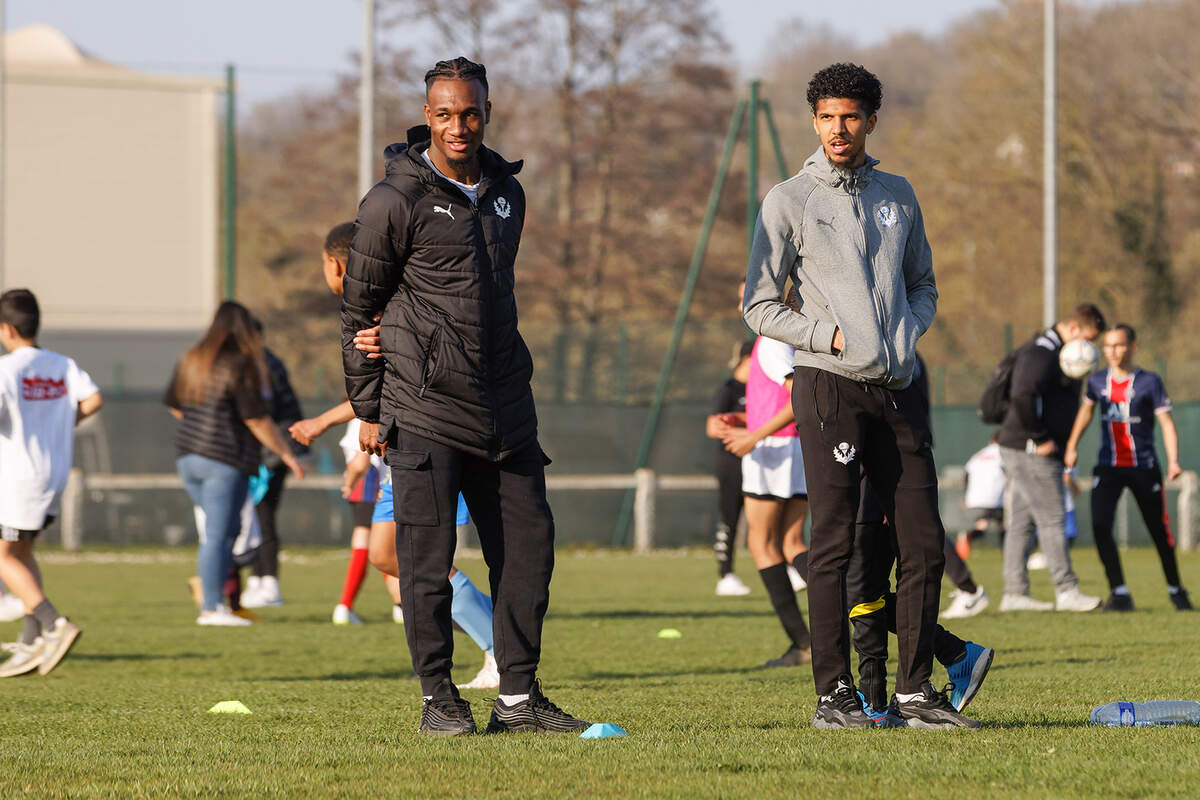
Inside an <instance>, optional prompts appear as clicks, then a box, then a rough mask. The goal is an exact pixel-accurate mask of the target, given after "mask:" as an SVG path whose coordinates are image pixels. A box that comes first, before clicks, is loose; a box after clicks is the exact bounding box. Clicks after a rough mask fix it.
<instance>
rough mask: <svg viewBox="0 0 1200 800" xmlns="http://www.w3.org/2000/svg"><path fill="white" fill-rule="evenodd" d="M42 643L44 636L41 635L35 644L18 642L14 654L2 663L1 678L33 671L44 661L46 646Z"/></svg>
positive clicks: (0, 666)
mask: <svg viewBox="0 0 1200 800" xmlns="http://www.w3.org/2000/svg"><path fill="white" fill-rule="evenodd" d="M42 644H43V643H42V637H40V636H39V637H38V638H37V639H36V640H35V641H34V642H33V644H25V643H24V642H16V647H15V648H14V649H13V651H12V656H11V657H9V659H8V660H7V661H5V662H4V663H3V664H0V678H11V677H13V676H14V675H24V674H25V673H26V672H33V671H34V670H35V669H37V668H38V665H39V664H41V663H42V658H43V657H44V656H45V648H44V647H43V646H42Z"/></svg>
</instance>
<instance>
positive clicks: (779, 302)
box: [742, 64, 979, 728]
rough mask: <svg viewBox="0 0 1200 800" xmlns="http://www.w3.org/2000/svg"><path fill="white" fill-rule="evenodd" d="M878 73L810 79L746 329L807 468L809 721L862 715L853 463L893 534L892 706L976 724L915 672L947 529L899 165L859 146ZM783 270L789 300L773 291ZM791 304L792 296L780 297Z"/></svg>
mask: <svg viewBox="0 0 1200 800" xmlns="http://www.w3.org/2000/svg"><path fill="white" fill-rule="evenodd" d="M882 95H883V89H882V86H881V85H880V83H879V80H878V79H877V78H876V77H875V76H874V75H872V74H871V73H870V72H868V71H867V70H866V69H864V68H863V67H860V66H856V65H853V64H834V65H832V66H829V67H826V68H825V69H823V70H821V71H819V72H817V73H816V74H815V75H814V76H813V78H812V81H811V82H810V83H809V86H808V102H809V105H810V106H811V107H812V112H813V127H814V129H815V130H816V132H817V134H818V135H819V136H820V139H821V147H820V148H818V149H817V151H816V152H815V153H813V155H812V156H810V157H809V159H808V160H807V161H806V162H805V164H804V168H803V169H802V170H801V171H800V173H799V174H797V175H796V176H794V177H792V178H790V179H788V180H786V181H784V182H783V183H780V184H779V185H777V186H775V187H774V188H773V189H771V191H770V192H768V193H767V196H766V198H765V199H764V200H763V205H762V210H761V212H760V214H759V218H758V224H757V226H756V229H755V232H754V245H753V247H752V252H751V255H750V263H749V267H748V269H747V273H746V296H745V300H744V302H743V308H742V311H743V316H744V318H745V320H746V324H747V325H749V326H750V328H751V330H753V331H754V332H755V333H757V334H760V335H762V336H769V337H771V338H774V339H779V340H780V341H784V342H787V343H788V344H790V345H793V346H794V347H795V348H796V357H795V373H794V376H793V385H792V405H793V407H794V409H795V412H796V426H797V429H798V430H799V434H800V442H801V448H802V451H803V453H804V463H805V465H806V466H807V467H808V470H809V476H810V477H809V485H808V490H809V503H810V508H811V510H812V544H811V550H810V556H809V589H808V591H809V616H810V621H811V625H812V665H813V677H814V679H815V682H816V689H817V694H818V696H819V699H818V702H817V710H816V714H815V715H814V717H813V725H814V727H818V728H851V727H864V728H865V727H871V726H872V724H873V723H872V721H871V719H870V718H869V717H868V716H867V715H866V714H865V713H864V712H863V710H862V707H861V705H860V703H859V701H858V698H857V694H856V692H855V688H854V681H853V678H852V677H851V675H850V642H849V630H848V626H847V614H848V611H849V609H847V607H846V567H847V564H848V562H849V559H850V554H851V550H852V548H853V542H854V524H855V517H856V514H857V511H858V506H859V491H860V479H861V477H862V475H863V474H864V473H865V474H866V476H867V477H868V478H869V479H870V481H871V484H872V486H873V487H874V488H875V490H876V493H877V495H878V499H879V501H880V503H881V504H882V506H883V509H884V512H885V513H886V515H887V518H888V519H889V520H891V522H892V523H893V525H894V528H895V531H896V536H897V539H898V543H899V550H900V553H899V555H900V562H901V564H903V568H902V570H901V572H900V580H899V585H898V587H897V593H896V594H897V600H896V606H897V608H896V613H897V638H898V640H899V666H898V668H897V675H896V701H897V703H896V706H897V708H898V711H899V714H900V716H901V717H903V718H904V720H905V721H906V722H907V723H908V724H909V725H911V726H913V727H926V728H942V727H970V728H977V727H979V723H978V722H976V721H975V720H971V719H967V718H966V717H964V716H963V715H962V714H960V713H958V712H957V711H956V710H955V709H954V707H953V706H952V705H951V704H950V701H949V699H948V698H947V697H946V695H945V694H944V693H942V692H937V691H935V690H934V689H933V686H932V685H931V684H930V682H929V677H930V674H931V671H932V658H933V632H934V629H935V627H936V625H937V615H938V599H939V595H940V590H941V580H942V569H943V565H944V558H943V555H942V543H943V540H944V538H945V531H944V529H943V528H942V522H941V518H940V517H939V515H938V506H937V472H936V469H935V467H934V463H933V453H932V436H931V434H930V430H929V424H928V422H927V420H926V417H925V414H924V413H923V411H922V407H921V403H920V400H919V398H918V397H917V396H916V394H917V393H916V392H915V390H913V389H911V388H910V384H911V382H912V375H913V370H914V365H915V356H916V345H917V339H918V338H919V337H920V336H921V334H923V333H925V331H926V330H928V328H929V326H930V325H931V324H932V323H933V315H934V312H935V310H936V308H937V287H936V285H935V283H934V278H933V257H932V253H931V251H930V248H929V242H928V241H927V239H926V238H925V225H924V221H923V219H922V217H921V208H920V206H919V205H918V204H917V198H916V195H915V194H914V192H913V189H912V186H911V185H909V183H908V181H906V180H905V179H904V178H901V177H899V176H897V175H890V174H888V173H886V172H881V171H879V170H876V169H875V165H876V164H878V163H879V162H878V161H876V160H875V159H873V158H870V157H869V156H868V155H867V153H866V139H867V135H868V134H870V133H871V132H872V131H873V130H874V129H875V124H876V121H877V117H876V112H877V111H878V109H879V106H880V103H881V102H882ZM788 278H791V280H792V283H793V286H794V288H793V289H792V297H791V298H790V299H791V300H792V301H793V303H792V306H789V305H788V304H787V303H785V302H784V299H785V298H784V287H785V285H786V283H787V280H788ZM793 307H794V309H795V310H794V309H793Z"/></svg>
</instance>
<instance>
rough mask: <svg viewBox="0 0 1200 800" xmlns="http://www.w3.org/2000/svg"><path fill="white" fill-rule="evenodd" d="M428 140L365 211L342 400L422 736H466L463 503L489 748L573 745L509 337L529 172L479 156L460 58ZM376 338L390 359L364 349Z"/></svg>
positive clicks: (473, 73)
mask: <svg viewBox="0 0 1200 800" xmlns="http://www.w3.org/2000/svg"><path fill="white" fill-rule="evenodd" d="M425 91H426V94H425V100H426V102H425V119H426V122H427V123H428V127H418V128H414V129H411V130H410V131H409V132H408V143H407V144H393V145H391V146H389V147H388V148H387V150H386V151H385V156H386V159H387V164H386V176H385V177H384V179H383V180H382V181H380V182H379V183H378V184H376V185H375V186H374V187H373V188H372V189H371V190H370V191H369V192H368V193H367V195H366V197H364V198H363V200H362V202H361V203H360V205H359V209H358V217H357V219H356V220H355V230H354V238H353V240H352V242H351V246H350V257H349V261H348V262H347V265H346V276H345V279H344V284H343V286H344V292H343V295H342V351H343V365H344V368H345V373H346V390H347V394H348V395H349V398H350V402H351V404H352V405H353V407H354V413H355V415H356V416H357V417H358V419H360V420H362V425H361V432H360V440H359V441H360V445H361V446H362V448H363V450H365V451H367V452H372V453H375V454H377V455H381V456H384V457H385V458H386V459H387V463H388V465H389V466H390V467H391V470H392V482H393V492H394V497H395V515H396V555H397V561H398V567H399V570H398V571H399V577H400V592H401V594H402V596H403V597H404V604H405V623H406V624H405V634H406V636H407V638H408V647H409V651H410V653H411V655H412V661H413V669H414V671H415V672H416V673H417V676H418V677H419V678H420V681H421V689H422V693H423V695H424V697H425V703H424V706H423V708H422V711H421V723H420V730H421V731H422V732H425V733H435V734H444V735H454V734H460V733H472V732H474V731H475V722H474V719H473V717H472V716H471V710H470V705H469V704H468V703H467V701H465V700H463V699H462V698H461V697H459V695H458V692H457V690H455V688H454V684H453V683H452V682H451V680H450V667H451V656H452V652H453V643H454V640H453V628H452V627H451V620H450V605H451V602H450V600H451V586H450V581H449V579H448V578H447V577H446V576H447V575H448V574H449V572H450V567H451V561H452V558H453V556H454V546H455V540H456V536H455V524H454V523H455V511H456V506H457V497H458V492H459V490H460V489H461V491H462V493H463V496H464V497H465V498H466V501H467V507H468V508H469V510H470V512H471V517H472V518H473V519H474V520H475V525H476V528H477V529H478V532H479V540H480V545H481V547H482V548H483V555H484V559H485V560H486V561H487V564H488V567H489V570H490V576H489V577H490V582H491V590H492V591H491V594H492V598H493V602H494V606H495V615H494V626H495V645H496V661H497V662H498V664H499V668H500V691H499V697H497V698H496V700H495V703H494V704H493V707H492V715H491V719H490V721H489V723H488V728H487V729H488V731H489V732H500V731H507V730H538V731H580V730H582V729H583V728H586V727H587V726H588V723H586V722H584V721H582V720H579V719H576V718H575V717H572V716H571V715H569V714H567V713H566V712H564V711H562V710H561V709H559V708H558V707H557V706H555V705H554V704H553V703H551V702H550V701H549V700H547V699H546V697H545V695H543V694H542V692H541V689H540V686H539V685H538V683H537V682H536V672H537V666H538V662H539V660H540V657H541V639H542V620H543V618H544V617H545V614H546V609H547V606H548V604H549V585H550V575H551V572H552V570H553V567H554V520H553V517H552V515H551V513H550V506H549V504H548V503H547V501H546V479H545V465H546V464H548V463H549V459H548V458H546V456H545V454H544V453H543V452H542V450H541V448H540V446H539V445H538V439H537V415H536V413H535V411H534V404H533V392H532V390H531V388H530V385H529V381H530V378H531V377H532V374H533V359H532V356H531V355H530V353H529V349H528V348H527V347H526V346H525V343H524V341H522V339H521V336H520V334H519V333H518V332H517V306H516V301H515V298H514V296H513V283H514V272H513V264H514V261H515V260H516V255H517V249H518V247H519V245H520V241H521V229H522V226H523V224H524V220H525V193H524V191H523V190H522V188H521V184H520V183H518V182H517V179H516V174H517V173H518V172H519V171H520V169H521V162H519V161H518V162H509V161H506V160H504V159H503V158H501V157H500V156H499V155H498V154H496V153H494V152H492V151H491V150H489V149H487V148H486V147H484V146H483V137H484V130H485V128H486V126H487V123H488V120H489V118H490V115H491V103H490V102H489V100H488V85H487V73H486V71H485V69H484V68H483V66H481V65H479V64H475V63H473V62H471V61H468V60H467V59H465V58H461V57H460V58H456V59H454V60H452V61H439V62H438V63H437V64H436V65H435V66H434V68H433V69H432V70H430V71H429V72H428V73H426V75H425ZM380 312H382V313H383V317H382V320H381V322H380V325H381V330H380V336H381V340H382V348H383V350H382V354H383V358H382V359H369V358H367V357H366V354H364V353H363V352H360V351H359V350H357V349H355V347H354V337H355V335H356V333H357V332H358V331H360V330H363V329H365V328H369V327H371V325H372V324H373V321H374V318H375V315H377V314H379V313H380Z"/></svg>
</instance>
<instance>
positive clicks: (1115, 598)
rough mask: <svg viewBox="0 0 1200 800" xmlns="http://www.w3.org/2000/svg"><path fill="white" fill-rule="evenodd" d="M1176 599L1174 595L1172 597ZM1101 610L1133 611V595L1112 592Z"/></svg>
mask: <svg viewBox="0 0 1200 800" xmlns="http://www.w3.org/2000/svg"><path fill="white" fill-rule="evenodd" d="M1171 599H1172V600H1174V599H1175V598H1174V596H1172V598H1171ZM1100 610H1101V611H1133V596H1132V595H1128V594H1115V593H1114V594H1110V595H1109V596H1108V599H1107V600H1105V601H1104V605H1102V606H1100Z"/></svg>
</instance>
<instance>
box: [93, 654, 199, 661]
mask: <svg viewBox="0 0 1200 800" xmlns="http://www.w3.org/2000/svg"><path fill="white" fill-rule="evenodd" d="M220 657H221V654H220V653H153V654H151V653H72V654H71V660H72V661H175V660H176V659H180V658H220Z"/></svg>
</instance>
